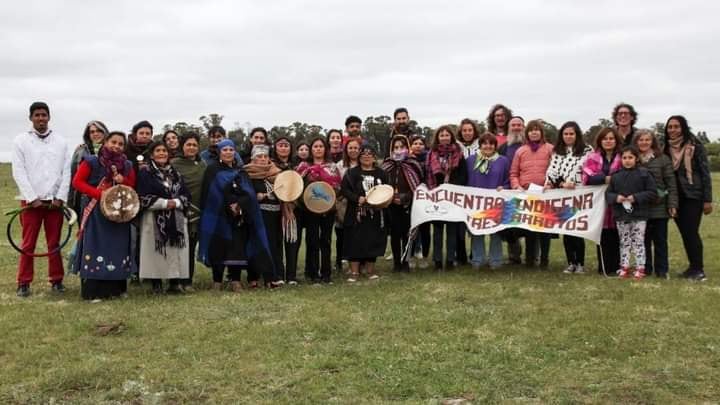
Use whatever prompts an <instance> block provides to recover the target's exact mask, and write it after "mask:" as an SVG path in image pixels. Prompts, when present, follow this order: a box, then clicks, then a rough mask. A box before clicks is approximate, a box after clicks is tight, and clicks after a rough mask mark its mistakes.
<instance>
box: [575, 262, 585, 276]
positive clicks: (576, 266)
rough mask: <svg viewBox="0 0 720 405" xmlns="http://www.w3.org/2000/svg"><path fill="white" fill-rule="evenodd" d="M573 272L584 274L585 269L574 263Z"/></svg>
mask: <svg viewBox="0 0 720 405" xmlns="http://www.w3.org/2000/svg"><path fill="white" fill-rule="evenodd" d="M575 274H585V269H584V268H583V266H582V264H576V265H575Z"/></svg>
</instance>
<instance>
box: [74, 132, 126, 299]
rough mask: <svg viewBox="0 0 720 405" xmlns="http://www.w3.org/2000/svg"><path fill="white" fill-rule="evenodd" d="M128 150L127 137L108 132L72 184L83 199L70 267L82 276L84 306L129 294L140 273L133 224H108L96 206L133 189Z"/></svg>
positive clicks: (85, 160)
mask: <svg viewBox="0 0 720 405" xmlns="http://www.w3.org/2000/svg"><path fill="white" fill-rule="evenodd" d="M124 149H125V134H124V133H122V132H110V133H109V134H108V135H107V136H106V137H105V140H104V142H103V143H102V146H100V147H99V150H98V152H97V156H87V157H86V158H85V159H83V161H82V162H81V163H80V166H78V170H77V173H76V174H75V177H74V178H73V181H72V184H73V187H74V188H75V189H76V190H77V191H78V192H79V193H81V194H82V196H83V197H82V200H81V207H82V209H83V212H82V220H81V221H80V223H81V228H80V233H79V234H78V245H77V253H76V254H75V260H74V263H73V264H72V266H73V272H77V273H79V274H80V295H81V297H82V299H84V300H95V299H107V298H113V297H120V296H122V295H123V294H126V293H127V279H128V278H129V277H130V275H131V274H133V273H135V272H136V271H137V264H136V263H135V258H134V257H133V256H132V249H131V246H132V245H131V239H130V226H131V225H130V223H129V222H124V223H120V222H112V221H110V220H108V219H107V218H106V217H105V215H103V213H102V211H101V210H100V206H99V205H98V204H99V203H100V197H101V196H102V193H103V191H105V190H106V189H108V188H110V187H112V186H113V185H114V184H124V185H126V186H128V187H135V170H134V169H133V165H132V162H130V161H129V160H128V159H127V157H126V156H125V154H124V153H123V150H124Z"/></svg>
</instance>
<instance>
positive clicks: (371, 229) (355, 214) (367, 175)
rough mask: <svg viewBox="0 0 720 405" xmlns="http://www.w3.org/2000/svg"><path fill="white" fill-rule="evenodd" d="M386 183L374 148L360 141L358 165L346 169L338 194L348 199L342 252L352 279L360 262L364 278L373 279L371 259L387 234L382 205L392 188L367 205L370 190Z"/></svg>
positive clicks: (380, 249)
mask: <svg viewBox="0 0 720 405" xmlns="http://www.w3.org/2000/svg"><path fill="white" fill-rule="evenodd" d="M385 183H387V177H386V175H385V172H384V171H383V170H382V169H380V168H379V167H377V165H376V164H375V150H374V149H373V148H372V147H371V146H369V145H367V144H366V145H364V146H363V147H362V148H361V150H360V165H359V166H356V167H353V168H352V169H350V170H348V171H347V173H346V174H345V177H344V178H343V181H342V188H341V190H342V194H343V195H344V196H345V198H346V199H347V201H348V207H347V210H346V211H345V221H344V224H343V229H344V230H345V233H346V238H345V245H344V246H343V252H344V254H345V257H347V258H348V260H349V261H350V278H348V280H347V281H348V282H350V283H354V282H356V281H357V280H358V277H359V275H360V263H364V264H365V272H366V273H367V276H368V279H370V280H375V279H377V278H378V275H377V274H375V260H376V259H377V257H378V256H382V255H383V253H385V245H386V243H387V239H386V238H387V236H386V231H385V227H386V224H385V218H384V217H383V214H384V213H383V208H385V207H386V206H387V204H388V203H390V202H391V201H392V198H393V189H392V187H388V186H386V187H387V188H389V192H384V191H379V193H380V194H384V195H385V197H384V198H382V197H381V198H380V201H378V203H379V204H380V205H379V206H373V205H370V201H369V198H370V193H371V190H373V189H375V187H376V186H379V185H384V184H385Z"/></svg>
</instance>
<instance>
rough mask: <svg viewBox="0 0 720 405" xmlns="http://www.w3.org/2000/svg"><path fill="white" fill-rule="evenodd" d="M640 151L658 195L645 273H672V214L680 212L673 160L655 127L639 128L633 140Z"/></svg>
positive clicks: (649, 229) (651, 215)
mask: <svg viewBox="0 0 720 405" xmlns="http://www.w3.org/2000/svg"><path fill="white" fill-rule="evenodd" d="M633 143H634V145H635V147H636V148H637V149H638V151H639V152H640V161H639V162H638V163H639V164H640V166H642V167H644V168H646V169H647V170H648V171H649V172H650V173H651V174H652V175H653V177H654V178H655V184H656V185H657V194H658V198H656V199H655V200H654V201H652V202H651V203H650V208H649V210H648V220H647V227H646V228H645V253H646V258H645V274H647V275H651V274H653V272H654V273H655V276H657V277H659V278H667V277H668V269H669V265H668V242H667V238H668V217H672V218H674V217H675V216H676V215H677V207H678V191H677V181H676V179H675V171H674V170H673V166H672V161H671V160H670V158H669V157H668V156H666V155H665V154H663V152H662V149H660V144H659V142H658V139H657V137H656V136H655V135H654V134H653V133H652V131H650V130H647V129H638V130H637V131H636V133H635V140H634V141H633Z"/></svg>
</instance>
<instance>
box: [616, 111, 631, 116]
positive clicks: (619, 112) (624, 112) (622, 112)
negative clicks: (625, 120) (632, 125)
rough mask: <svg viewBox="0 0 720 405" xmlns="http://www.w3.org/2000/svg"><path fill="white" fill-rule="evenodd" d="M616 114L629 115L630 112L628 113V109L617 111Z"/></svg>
mask: <svg viewBox="0 0 720 405" xmlns="http://www.w3.org/2000/svg"><path fill="white" fill-rule="evenodd" d="M617 115H618V116H625V115H631V114H630V111H618V113H617Z"/></svg>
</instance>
